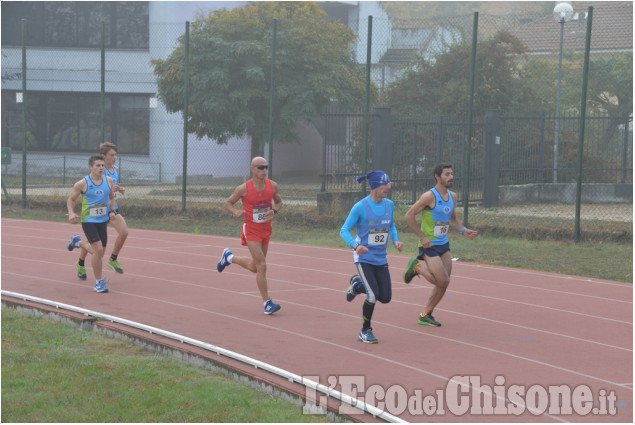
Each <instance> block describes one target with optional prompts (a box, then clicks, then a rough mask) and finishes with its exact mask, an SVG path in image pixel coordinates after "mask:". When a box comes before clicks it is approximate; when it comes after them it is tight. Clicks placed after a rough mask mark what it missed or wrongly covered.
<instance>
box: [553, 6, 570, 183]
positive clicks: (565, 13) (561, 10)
mask: <svg viewBox="0 0 635 425" xmlns="http://www.w3.org/2000/svg"><path fill="white" fill-rule="evenodd" d="M572 17H573V7H572V6H571V4H569V3H558V4H556V7H554V8H553V19H555V20H556V22H558V23H559V24H560V54H559V56H558V90H557V94H556V126H555V127H556V129H555V132H554V136H553V182H554V183H558V137H559V133H560V87H561V85H562V41H563V40H564V23H565V22H568V21H569V20H571V18H572Z"/></svg>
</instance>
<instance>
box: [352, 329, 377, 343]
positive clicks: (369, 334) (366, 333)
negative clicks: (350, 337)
mask: <svg viewBox="0 0 635 425" xmlns="http://www.w3.org/2000/svg"><path fill="white" fill-rule="evenodd" d="M357 339H359V340H360V341H361V342H365V343H366V344H377V343H378V342H379V341H377V338H375V335H373V328H368V329H366V330H364V329H362V331H361V332H360V333H359V336H358V337H357Z"/></svg>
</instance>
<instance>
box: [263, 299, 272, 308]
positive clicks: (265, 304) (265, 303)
mask: <svg viewBox="0 0 635 425" xmlns="http://www.w3.org/2000/svg"><path fill="white" fill-rule="evenodd" d="M269 301H271V298H269V299H268V300H267V301H265V302H264V303H263V305H264V306H265V307H266V306H267V303H268V302H269Z"/></svg>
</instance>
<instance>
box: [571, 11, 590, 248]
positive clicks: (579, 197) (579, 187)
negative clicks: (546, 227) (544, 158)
mask: <svg viewBox="0 0 635 425" xmlns="http://www.w3.org/2000/svg"><path fill="white" fill-rule="evenodd" d="M588 10H589V12H588V15H587V17H588V18H587V25H586V44H585V46H584V68H583V71H582V100H581V104H580V135H579V138H578V184H577V186H576V199H575V231H574V233H573V240H574V241H575V242H576V243H578V242H579V241H580V204H581V203H582V156H583V155H584V124H585V123H586V120H585V118H586V98H587V86H588V81H589V54H590V51H591V25H592V23H593V6H589V9H588Z"/></svg>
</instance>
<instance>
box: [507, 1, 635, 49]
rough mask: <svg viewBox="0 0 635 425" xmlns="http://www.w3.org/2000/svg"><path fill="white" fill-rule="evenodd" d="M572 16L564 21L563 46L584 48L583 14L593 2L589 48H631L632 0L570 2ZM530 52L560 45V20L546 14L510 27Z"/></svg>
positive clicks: (585, 22)
mask: <svg viewBox="0 0 635 425" xmlns="http://www.w3.org/2000/svg"><path fill="white" fill-rule="evenodd" d="M572 6H573V12H574V17H573V19H572V20H571V21H569V22H566V23H564V24H563V25H564V36H563V49H565V50H576V51H581V50H584V47H585V43H586V27H587V19H586V15H587V12H588V8H589V6H593V22H592V27H591V50H592V51H598V50H605V51H625V50H631V51H632V50H633V3H632V2H630V1H619V2H618V1H595V2H592V1H584V2H582V1H580V2H572ZM511 32H512V33H513V34H514V35H515V36H517V37H518V38H519V39H520V41H521V42H522V43H523V44H524V45H525V46H526V47H527V48H528V49H529V51H530V52H532V53H541V52H544V53H547V52H552V51H553V50H557V49H558V48H559V45H560V24H558V23H557V22H556V21H555V20H554V19H553V16H551V15H548V16H545V17H542V18H540V19H537V20H535V21H533V22H530V23H527V24H525V25H523V26H521V27H520V28H519V29H517V30H513V31H511Z"/></svg>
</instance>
